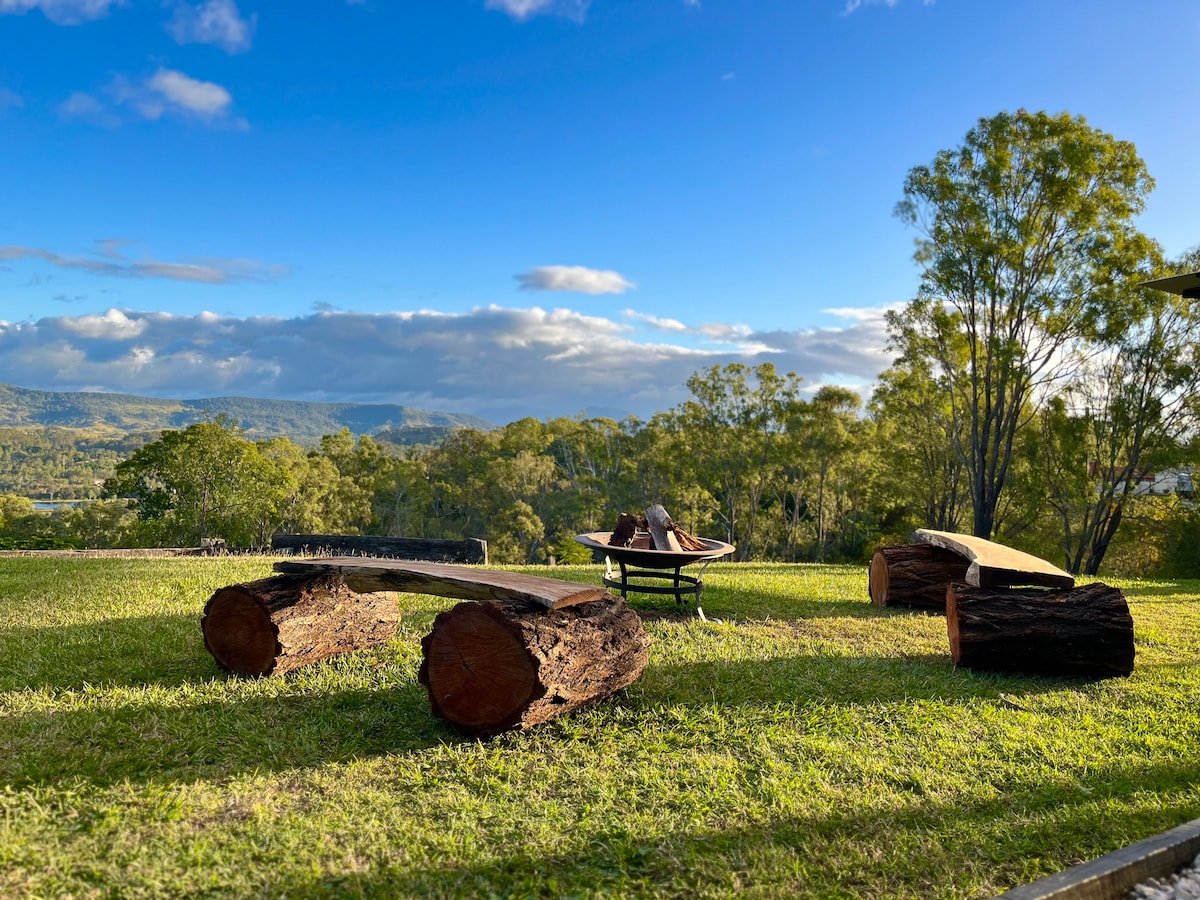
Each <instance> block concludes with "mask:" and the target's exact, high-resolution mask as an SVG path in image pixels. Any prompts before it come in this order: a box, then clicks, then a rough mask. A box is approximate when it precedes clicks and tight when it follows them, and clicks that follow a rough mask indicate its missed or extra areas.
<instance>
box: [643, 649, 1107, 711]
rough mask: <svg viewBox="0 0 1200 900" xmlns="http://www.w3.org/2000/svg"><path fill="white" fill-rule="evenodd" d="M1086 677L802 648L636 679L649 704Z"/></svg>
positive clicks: (1039, 685)
mask: <svg viewBox="0 0 1200 900" xmlns="http://www.w3.org/2000/svg"><path fill="white" fill-rule="evenodd" d="M1087 683H1089V682H1087V681H1084V680H1081V679H1071V678H1063V679H1054V678H1038V677H1031V676H1021V675H1001V674H992V673H978V672H970V671H967V670H965V669H956V668H955V667H954V660H953V659H952V658H951V656H950V654H949V653H947V654H945V655H942V654H933V653H929V654H917V655H912V656H904V657H847V656H820V655H799V656H788V657H772V658H766V659H759V658H755V659H738V660H719V659H718V660H705V661H703V662H692V663H657V664H653V665H651V666H649V667H648V668H647V669H646V671H645V673H644V674H643V675H642V678H641V679H640V680H639V681H638V682H637V686H636V695H637V697H638V698H639V700H641V701H642V702H645V703H648V704H663V703H665V704H678V705H684V706H689V705H703V706H708V705H711V704H714V703H716V704H720V705H723V706H751V705H757V704H776V703H801V704H808V703H813V704H823V705H835V706H856V705H863V704H880V703H901V702H911V701H919V700H935V701H941V702H950V703H953V702H955V701H958V700H978V699H983V700H1001V699H1004V700H1009V699H1010V698H1014V697H1025V696H1034V695H1038V694H1046V693H1053V692H1056V691H1059V690H1064V689H1075V688H1078V687H1079V686H1080V685H1081V684H1087Z"/></svg>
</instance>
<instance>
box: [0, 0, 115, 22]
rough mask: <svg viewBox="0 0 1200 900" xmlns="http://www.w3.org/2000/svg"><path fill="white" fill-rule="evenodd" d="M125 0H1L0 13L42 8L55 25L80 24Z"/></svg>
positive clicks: (101, 15)
mask: <svg viewBox="0 0 1200 900" xmlns="http://www.w3.org/2000/svg"><path fill="white" fill-rule="evenodd" d="M124 5H125V0H0V15H22V14H24V13H27V12H29V11H30V10H31V9H40V10H41V11H42V15H44V16H45V17H46V18H47V19H49V20H50V21H51V22H53V23H54V24H55V25H79V24H81V23H83V22H91V21H93V20H94V19H99V18H102V17H103V16H106V15H108V11H109V9H110V8H111V7H114V6H124Z"/></svg>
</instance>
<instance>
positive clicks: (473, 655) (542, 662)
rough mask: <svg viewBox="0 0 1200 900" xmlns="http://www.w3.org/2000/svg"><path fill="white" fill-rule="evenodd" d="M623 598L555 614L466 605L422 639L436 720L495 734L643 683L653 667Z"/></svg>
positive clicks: (508, 604) (512, 604)
mask: <svg viewBox="0 0 1200 900" xmlns="http://www.w3.org/2000/svg"><path fill="white" fill-rule="evenodd" d="M648 646H649V637H648V636H647V635H646V632H645V630H644V629H643V628H642V621H641V619H640V618H639V617H638V615H637V613H636V612H634V611H633V610H631V609H630V608H629V607H628V606H627V605H626V604H625V601H624V600H623V599H621V598H619V597H618V598H612V597H609V598H606V599H604V600H596V601H593V602H591V603H580V604H577V605H575V606H570V607H565V608H563V609H557V610H549V611H548V610H546V609H545V608H544V607H541V606H537V605H535V604H532V603H529V602H523V601H519V600H505V601H492V602H485V603H459V604H458V605H457V606H455V607H454V608H453V609H451V610H448V611H446V612H443V613H441V614H439V615H438V617H437V618H436V619H435V620H434V623H433V630H432V631H431V632H430V633H429V634H428V635H426V637H425V638H424V639H423V640H422V641H421V649H422V652H423V654H424V658H423V660H422V662H421V668H420V672H419V673H418V676H417V678H418V680H419V681H420V682H421V684H423V685H425V686H426V688H428V690H429V703H430V706H431V708H432V710H433V714H434V715H435V716H437V717H438V718H440V719H443V720H444V721H446V722H447V723H449V724H450V725H451V726H453V727H454V728H455V729H456V730H458V731H460V732H462V733H464V734H468V735H473V736H487V735H492V734H497V733H499V732H501V731H506V730H509V729H524V728H528V727H530V726H532V725H538V724H540V723H542V722H546V721H549V720H550V719H553V718H555V717H556V716H560V715H562V714H564V713H569V712H573V711H574V710H577V709H580V708H581V707H584V706H587V705H588V704H591V703H594V702H595V701H597V700H601V699H603V698H605V697H608V696H610V695H611V694H613V693H615V692H616V691H619V690H621V689H622V688H624V687H628V686H629V685H630V684H632V683H633V682H635V681H636V680H637V679H638V678H639V677H640V676H641V674H642V671H643V670H644V669H645V668H646V663H647V661H648V660H649V654H648V651H647V648H648Z"/></svg>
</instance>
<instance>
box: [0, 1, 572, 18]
mask: <svg viewBox="0 0 1200 900" xmlns="http://www.w3.org/2000/svg"><path fill="white" fill-rule="evenodd" d="M0 2H3V0H0ZM484 5H485V6H486V7H487V8H488V9H498V10H500V11H501V12H504V13H507V14H508V15H510V16H512V17H513V18H514V19H516V20H517V21H518V22H523V21H525V20H526V19H528V18H530V17H531V16H537V15H551V16H563V17H565V18H568V19H575V20H576V21H579V22H582V21H583V18H584V16H586V15H587V10H588V6H590V5H591V0H487V2H486V3H485V4H484Z"/></svg>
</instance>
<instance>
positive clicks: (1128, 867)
mask: <svg viewBox="0 0 1200 900" xmlns="http://www.w3.org/2000/svg"><path fill="white" fill-rule="evenodd" d="M1197 853H1200V819H1193V820H1192V821H1190V822H1185V823H1184V824H1183V825H1180V826H1179V827H1178V828H1172V829H1171V830H1170V831H1164V832H1163V833H1162V834H1159V835H1155V836H1154V837H1149V838H1146V839H1145V840H1144V841H1138V842H1137V843H1136V844H1130V845H1129V846H1128V847H1123V848H1121V849H1120V850H1114V851H1113V852H1112V853H1109V854H1106V855H1105V856H1101V857H1100V858H1099V859H1093V860H1090V861H1089V862H1085V863H1080V864H1079V865H1077V866H1072V867H1071V868H1069V869H1067V870H1065V871H1062V872H1058V873H1056V874H1054V875H1050V876H1048V877H1046V878H1042V879H1039V880H1038V881H1034V882H1032V883H1030V884H1024V885H1021V886H1020V887H1015V888H1013V889H1012V890H1010V891H1005V892H1004V894H1003V895H1001V896H1003V897H1004V898H1005V900H1115V898H1119V897H1123V896H1125V894H1127V893H1128V892H1129V891H1131V890H1132V889H1133V888H1134V887H1136V886H1137V885H1139V884H1141V883H1142V882H1143V881H1146V880H1147V879H1149V878H1162V877H1164V876H1167V875H1171V874H1173V873H1174V872H1176V871H1178V870H1179V869H1181V868H1183V867H1184V866H1185V865H1187V864H1188V863H1190V862H1191V861H1192V860H1193V859H1194V858H1195V856H1196V854H1197Z"/></svg>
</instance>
